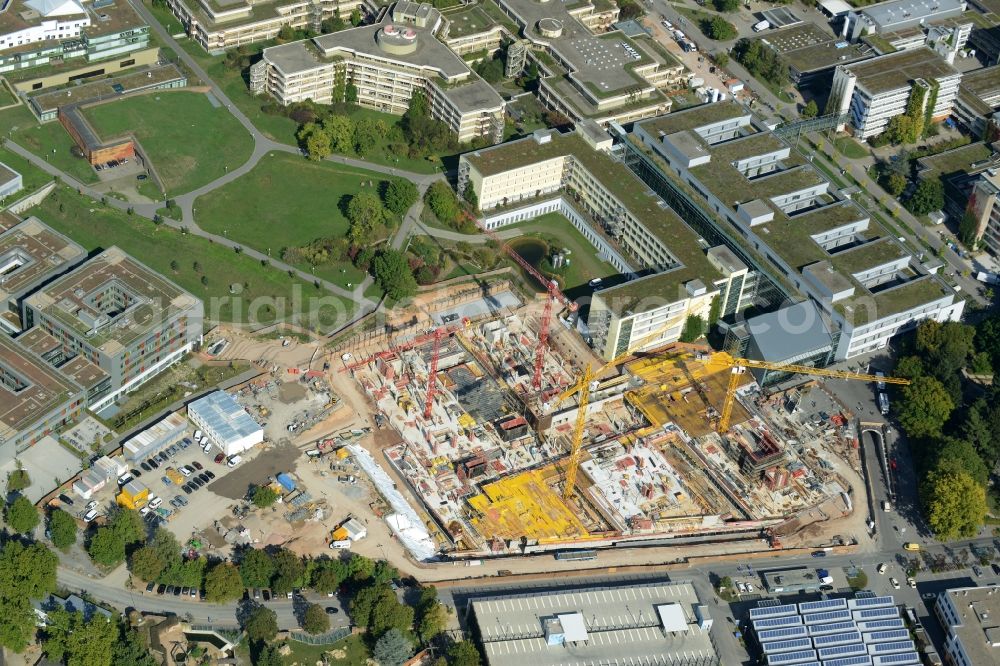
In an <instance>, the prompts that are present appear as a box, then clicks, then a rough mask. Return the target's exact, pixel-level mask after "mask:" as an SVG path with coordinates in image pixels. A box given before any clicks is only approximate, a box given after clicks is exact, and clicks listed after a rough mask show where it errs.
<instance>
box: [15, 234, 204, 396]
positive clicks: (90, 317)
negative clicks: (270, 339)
mask: <svg viewBox="0 0 1000 666" xmlns="http://www.w3.org/2000/svg"><path fill="white" fill-rule="evenodd" d="M24 319H25V326H26V328H27V327H31V326H37V327H39V328H40V329H41V330H43V331H44V332H45V333H47V334H48V335H50V336H52V337H53V338H55V339H56V340H58V341H59V343H60V345H61V346H62V348H63V349H64V352H65V354H66V355H67V356H81V357H83V358H84V359H86V360H87V361H89V362H90V363H92V364H93V365H95V366H97V367H98V368H100V369H101V370H102V371H103V372H104V373H106V374H107V375H108V377H109V378H110V390H109V391H108V392H107V393H106V394H105V395H103V396H102V397H101V398H100V399H99V400H98V401H97V402H96V403H94V404H91V405H89V407H90V408H91V409H92V410H94V411H97V410H100V409H102V408H103V407H104V406H106V405H108V404H111V402H113V401H114V399H115V398H117V397H118V396H119V395H121V394H122V393H123V392H125V391H128V390H129V389H131V388H133V387H136V386H138V385H139V384H141V383H142V382H143V381H145V380H146V379H147V378H149V377H151V376H153V375H154V374H156V373H158V372H160V371H161V370H162V369H164V368H165V367H167V366H169V365H171V364H173V363H176V362H177V361H179V360H180V359H181V358H182V357H183V356H184V355H185V354H186V353H188V352H189V351H190V350H191V349H192V347H193V346H194V345H195V344H197V343H198V342H200V340H201V336H202V326H203V320H204V305H203V304H202V302H201V300H199V299H197V298H195V297H194V296H192V295H191V294H189V293H188V292H186V291H184V290H183V289H181V288H180V287H178V286H177V285H176V284H174V283H173V282H171V281H169V280H167V279H166V278H164V277H162V276H161V275H159V274H157V273H155V272H153V271H152V270H150V269H149V268H147V267H146V266H144V265H142V264H140V263H139V262H138V261H136V260H135V259H133V258H132V257H130V256H128V255H127V254H125V253H124V252H123V251H121V250H120V249H118V248H117V247H111V248H109V249H107V250H105V251H104V252H102V253H101V254H99V255H97V256H96V257H93V258H91V259H90V260H88V261H87V262H85V263H83V264H82V265H80V266H79V267H78V268H76V269H74V270H72V271H70V272H69V273H67V274H66V275H64V276H63V277H61V278H59V279H58V280H56V281H54V282H51V283H49V284H47V285H45V286H44V287H42V288H41V289H39V290H38V291H36V292H35V293H34V294H32V295H31V296H29V297H28V298H27V299H26V300H25V301H24Z"/></svg>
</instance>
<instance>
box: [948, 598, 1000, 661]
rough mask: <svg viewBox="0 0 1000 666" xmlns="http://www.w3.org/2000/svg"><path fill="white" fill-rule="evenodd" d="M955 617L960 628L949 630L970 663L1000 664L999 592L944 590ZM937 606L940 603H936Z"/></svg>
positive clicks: (954, 626)
mask: <svg viewBox="0 0 1000 666" xmlns="http://www.w3.org/2000/svg"><path fill="white" fill-rule="evenodd" d="M944 593H945V594H946V595H948V598H949V599H951V601H952V606H953V607H954V608H955V611H956V613H957V614H958V618H959V621H960V622H961V624H960V625H952V626H951V627H949V630H950V633H953V634H955V636H957V637H958V639H959V640H960V641H961V642H962V649H963V650H964V651H965V654H966V655H967V656H968V658H969V660H970V663H972V664H977V665H978V664H984V665H985V664H1000V635H998V627H1000V621H998V618H1000V589H998V588H996V587H994V586H992V585H990V586H987V587H963V588H956V589H951V590H945V591H944ZM939 603H940V602H939Z"/></svg>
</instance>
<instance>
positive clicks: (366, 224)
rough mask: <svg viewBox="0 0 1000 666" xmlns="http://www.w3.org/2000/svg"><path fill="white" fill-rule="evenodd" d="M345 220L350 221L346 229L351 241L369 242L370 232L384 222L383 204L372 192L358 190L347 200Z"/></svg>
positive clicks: (358, 242) (355, 242)
mask: <svg viewBox="0 0 1000 666" xmlns="http://www.w3.org/2000/svg"><path fill="white" fill-rule="evenodd" d="M347 220H348V221H349V222H350V223H351V228H350V230H349V231H348V235H349V236H350V240H351V242H352V243H354V244H355V245H364V244H365V243H366V242H371V240H372V233H373V232H374V231H375V230H376V229H377V228H378V227H380V226H382V225H383V224H385V221H386V212H385V206H383V205H382V200H381V199H379V198H378V195H376V194H375V193H374V192H371V191H369V190H365V191H362V192H358V193H357V194H355V195H353V196H351V199H350V201H348V202H347Z"/></svg>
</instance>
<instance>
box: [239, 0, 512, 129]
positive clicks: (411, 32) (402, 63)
mask: <svg viewBox="0 0 1000 666" xmlns="http://www.w3.org/2000/svg"><path fill="white" fill-rule="evenodd" d="M403 4H406V5H414V3H397V4H396V6H395V7H398V6H400V5H403ZM395 7H394V10H393V12H392V13H391V14H389V15H387V17H386V18H385V20H383V21H382V22H381V23H377V24H374V25H368V26H361V27H358V28H353V29H350V30H343V31H341V32H338V33H333V34H329V35H321V36H319V37H315V38H313V39H309V40H303V41H300V42H293V43H290V44H282V45H281V46H274V47H271V48H268V49H265V50H264V54H263V58H262V59H261V60H260V61H259V62H257V63H256V64H254V65H253V66H252V67H251V69H250V89H251V90H252V91H253V92H254V93H265V94H268V95H270V96H271V97H273V98H275V99H276V100H278V101H279V102H280V103H281V104H284V105H288V104H292V103H294V102H301V101H304V100H307V99H311V100H313V101H316V102H320V103H324V104H328V103H330V102H332V101H334V100H333V94H334V88H335V87H336V86H337V85H338V84H341V89H342V88H343V85H346V84H348V83H350V84H353V85H354V87H355V88H356V89H357V93H358V100H357V101H358V104H359V105H360V106H363V107H366V108H371V109H376V110H378V111H384V112H387V113H393V114H396V115H402V114H403V113H405V112H406V110H407V108H408V107H409V104H410V100H411V98H412V97H413V94H414V92H415V91H422V92H423V93H424V94H425V95H426V96H427V100H428V102H429V106H430V112H431V115H432V117H434V118H436V119H438V120H440V121H442V122H444V123H445V124H447V125H448V127H449V128H450V129H451V130H452V131H453V132H455V134H456V135H457V137H458V140H459V141H460V142H467V141H471V140H473V139H475V138H478V137H482V138H485V139H487V140H489V141H490V142H491V143H497V142H499V141H500V140H501V139H502V138H503V110H504V101H503V99H501V97H500V96H499V95H498V94H497V93H496V91H494V90H493V88H492V87H490V85H489V84H487V83H486V82H485V81H482V80H481V79H479V78H478V77H476V76H475V75H474V74H473V73H472V70H471V69H469V67H468V65H467V64H466V63H465V62H464V61H463V60H462V59H461V58H460V57H458V56H457V55H455V54H454V53H453V52H452V51H451V50H450V49H449V48H448V47H447V46H445V45H444V44H442V43H441V42H440V41H438V39H437V38H436V37H435V35H434V29H435V28H436V27H437V25H438V22H439V21H433V22H426V21H422V23H424V25H426V26H427V27H420V26H419V25H416V24H415V23H413V21H412V20H411V18H410V14H411V13H413V12H403V11H397V10H396V9H395ZM417 7H421V5H417ZM426 7H428V8H429V5H426ZM433 12H434V14H435V15H436V14H437V11H436V10H433Z"/></svg>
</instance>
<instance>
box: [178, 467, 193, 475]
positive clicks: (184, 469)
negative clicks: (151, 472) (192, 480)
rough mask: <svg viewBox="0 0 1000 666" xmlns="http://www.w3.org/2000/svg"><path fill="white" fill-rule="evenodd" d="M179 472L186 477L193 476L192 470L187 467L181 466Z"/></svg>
mask: <svg viewBox="0 0 1000 666" xmlns="http://www.w3.org/2000/svg"><path fill="white" fill-rule="evenodd" d="M177 471H178V472H180V473H181V474H183V475H184V476H191V468H190V467H188V466H187V465H181V467H180V469H178V470H177Z"/></svg>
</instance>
